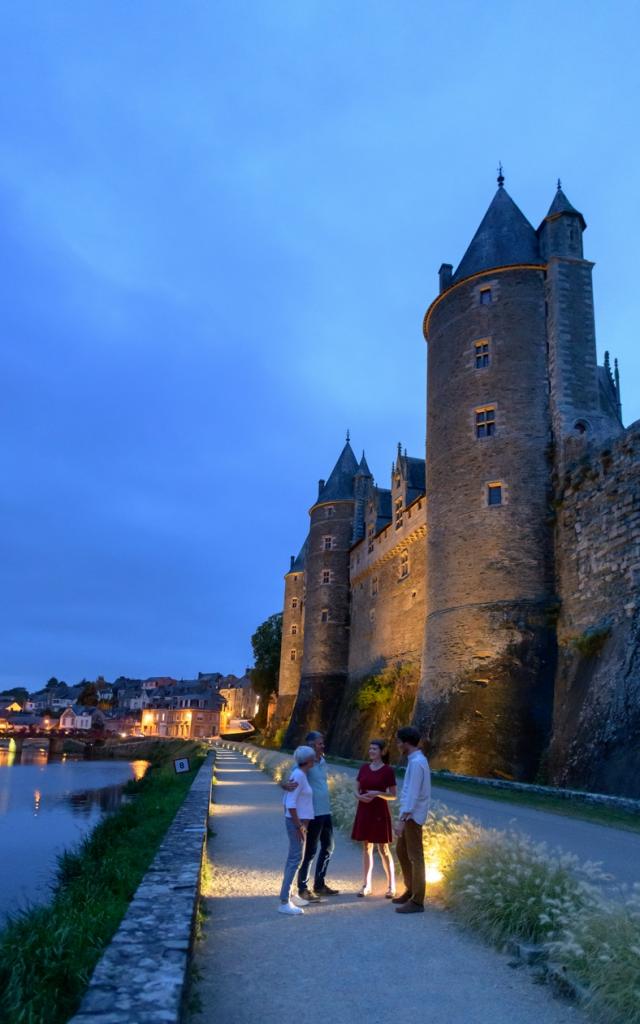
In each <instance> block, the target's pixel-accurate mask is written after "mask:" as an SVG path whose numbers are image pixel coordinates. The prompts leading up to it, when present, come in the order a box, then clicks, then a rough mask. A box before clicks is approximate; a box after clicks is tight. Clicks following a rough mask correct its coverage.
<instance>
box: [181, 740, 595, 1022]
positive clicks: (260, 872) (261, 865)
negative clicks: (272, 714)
mask: <svg viewBox="0 0 640 1024" xmlns="http://www.w3.org/2000/svg"><path fill="white" fill-rule="evenodd" d="M216 777H217V782H218V784H217V786H216V787H215V805H216V806H215V812H214V816H213V829H214V833H215V834H214V835H213V836H212V838H211V839H210V840H209V849H208V857H209V873H208V874H209V878H208V880H207V882H206V883H205V886H204V892H203V898H204V905H205V908H206V910H207V911H208V915H207V917H206V920H205V926H204V934H203V936H202V939H201V940H200V942H199V943H198V946H197V949H196V953H195V966H196V968H197V970H196V978H197V980H196V982H195V984H194V996H195V1001H196V1002H199V1003H200V1006H201V1009H200V1010H199V1011H196V1010H192V1012H191V1015H190V1017H189V1024H220V1021H225V1020H226V1021H233V1022H234V1024H256V1022H258V1021H259V1022H260V1024H283V1022H284V1021H291V1020H297V1019H299V1020H300V1021H302V1022H304V1024H328V1022H329V1024H353V1022H354V1021H356V1020H360V1019H362V1018H363V1017H364V1016H365V1015H366V1016H367V1017H369V1016H370V1017H371V1018H372V1019H373V1020H375V1021H385V1020H400V1019H402V1020H412V1019H417V1020H424V1019H428V1020H429V1024H539V1022H540V1020H544V1021H545V1024H582V1022H583V1021H584V1017H583V1015H582V1013H581V1012H580V1011H579V1010H577V1009H576V1008H575V1007H573V1006H571V1005H569V1004H565V1003H562V1002H559V1001H557V1000H555V999H554V998H553V997H552V996H551V994H550V992H549V991H548V989H546V988H545V987H544V986H539V985H535V984H534V983H533V982H532V980H531V978H530V976H529V974H528V973H526V971H525V969H520V970H514V969H512V968H510V967H509V966H508V964H507V958H506V957H504V956H501V955H500V954H498V953H496V952H495V951H493V950H492V949H490V948H488V947H487V946H485V945H483V944H481V943H480V942H479V941H476V940H475V939H474V938H473V937H472V936H470V935H469V934H467V933H466V932H464V931H462V930H461V929H459V928H458V927H457V926H456V925H455V924H454V923H453V921H452V919H451V917H450V916H449V915H448V914H446V913H445V912H443V911H439V910H436V909H435V908H434V907H428V908H427V911H426V913H425V914H424V915H412V916H410V917H403V916H401V915H399V914H395V913H394V912H393V908H392V906H391V905H390V903H389V901H388V900H385V899H384V898H383V897H382V893H383V891H384V887H385V886H384V879H383V877H382V872H381V869H380V867H379V865H376V870H377V872H378V873H377V877H376V878H375V879H374V896H372V897H369V898H366V899H364V900H363V899H358V898H357V897H356V895H355V893H356V890H357V888H358V886H359V885H360V851H359V849H358V847H357V846H356V845H355V844H353V843H350V842H349V841H348V840H347V839H346V838H344V836H342V835H340V834H338V836H337V849H336V853H335V854H334V857H333V860H332V865H331V872H330V879H329V881H330V882H331V884H332V885H335V886H336V887H338V888H339V889H340V890H341V895H340V896H337V897H332V898H330V899H328V900H327V901H326V902H324V903H321V904H320V905H316V906H314V907H310V908H308V909H307V910H306V911H305V914H304V916H301V917H286V916H284V915H282V914H278V913H277V912H276V910H277V906H278V897H277V893H278V890H279V886H280V881H281V872H282V868H283V865H284V859H285V853H286V840H285V831H284V826H283V822H282V805H281V794H280V791H279V790H278V788H277V787H276V786H275V785H274V783H273V782H272V780H271V779H270V778H269V777H268V776H266V775H265V774H264V773H263V772H261V771H259V770H258V769H256V768H254V766H253V765H252V764H251V762H249V761H248V760H246V759H245V758H244V757H243V756H242V755H241V754H239V753H237V752H235V751H219V753H218V760H217V765H216Z"/></svg>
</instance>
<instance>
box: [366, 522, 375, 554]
mask: <svg viewBox="0 0 640 1024" xmlns="http://www.w3.org/2000/svg"><path fill="white" fill-rule="evenodd" d="M374 530H375V527H374V526H373V524H371V526H370V527H369V528H368V529H367V538H368V541H369V554H371V552H372V551H373V534H374Z"/></svg>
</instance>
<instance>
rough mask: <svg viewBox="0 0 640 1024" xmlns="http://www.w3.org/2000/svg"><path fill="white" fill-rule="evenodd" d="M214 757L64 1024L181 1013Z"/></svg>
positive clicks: (126, 1021) (172, 1017)
mask: <svg viewBox="0 0 640 1024" xmlns="http://www.w3.org/2000/svg"><path fill="white" fill-rule="evenodd" d="M214 759H215V754H214V753H213V752H212V753H210V754H209V755H208V756H207V758H206V760H205V762H204V764H203V765H202V767H201V768H200V771H199V772H198V774H197V775H196V777H195V779H194V781H193V784H192V786H191V789H190V790H189V792H188V793H187V795H186V797H185V799H184V802H183V804H182V806H181V807H180V809H179V810H178V813H177V814H176V816H175V818H174V820H173V822H172V824H171V826H170V828H169V830H168V832H167V834H166V836H165V838H164V839H163V841H162V844H161V846H160V849H159V850H158V852H157V854H156V856H155V858H154V860H153V863H152V864H151V867H150V868H149V870H148V871H147V873H146V875H145V876H144V878H143V879H142V882H141V883H140V885H139V886H138V888H137V890H136V893H135V896H134V897H133V899H132V901H131V905H130V906H129V909H128V910H127V913H126V914H125V916H124V918H123V920H122V923H121V925H120V927H119V928H118V930H117V932H116V933H115V935H114V936H113V939H112V940H111V942H110V943H109V945H108V946H107V948H106V950H105V952H104V954H103V955H102V957H101V959H100V960H99V961H98V964H97V966H96V969H95V970H94V972H93V975H92V977H91V980H90V982H89V987H88V989H87V991H86V994H85V996H84V999H83V1000H82V1004H81V1006H80V1009H79V1011H78V1013H77V1014H76V1015H75V1017H72V1019H71V1021H70V1022H69V1024H160V1022H163V1024H178V1022H179V1021H180V1020H181V1019H182V1014H181V1009H182V1002H183V997H184V993H185V988H186V983H187V967H188V960H189V952H190V949H191V943H192V939H193V926H194V920H195V913H196V906H197V902H198V896H199V893H200V871H201V866H202V854H203V850H204V845H205V842H206V838H207V824H208V817H209V803H210V798H211V774H212V771H213V764H214ZM96 899H100V893H96Z"/></svg>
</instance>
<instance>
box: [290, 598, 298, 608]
mask: <svg viewBox="0 0 640 1024" xmlns="http://www.w3.org/2000/svg"><path fill="white" fill-rule="evenodd" d="M291 607H292V608H297V607H298V598H297V597H292V598H291Z"/></svg>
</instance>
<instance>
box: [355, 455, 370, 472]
mask: <svg viewBox="0 0 640 1024" xmlns="http://www.w3.org/2000/svg"><path fill="white" fill-rule="evenodd" d="M356 475H357V476H371V470H370V469H369V466H368V465H367V460H366V459H365V457H364V452H363V453H362V458H361V459H360V465H359V466H358V472H357V474H356Z"/></svg>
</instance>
